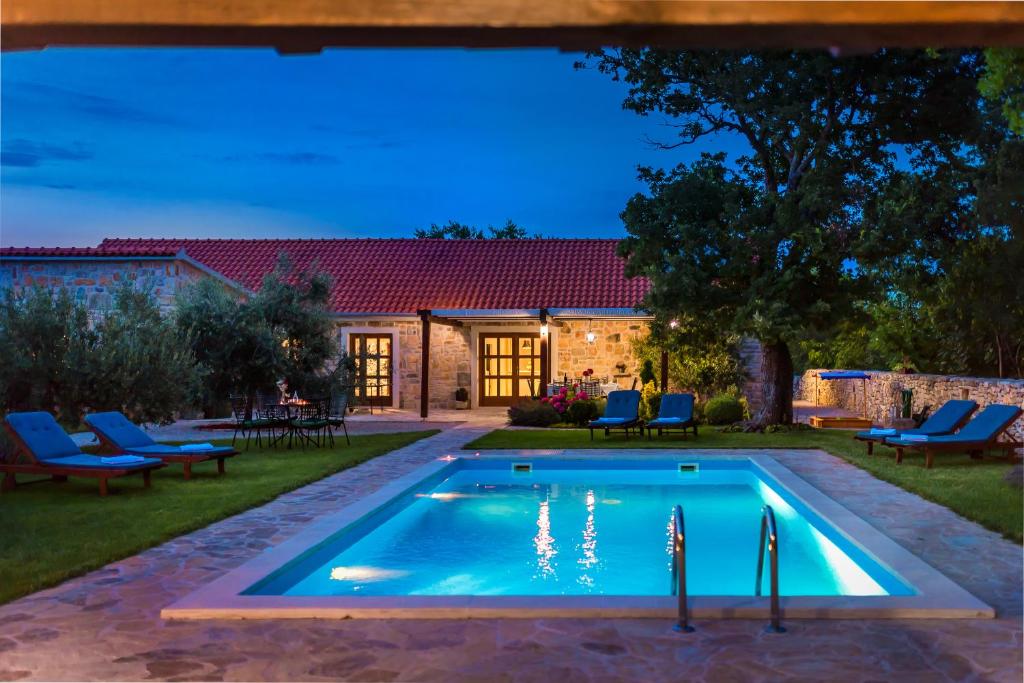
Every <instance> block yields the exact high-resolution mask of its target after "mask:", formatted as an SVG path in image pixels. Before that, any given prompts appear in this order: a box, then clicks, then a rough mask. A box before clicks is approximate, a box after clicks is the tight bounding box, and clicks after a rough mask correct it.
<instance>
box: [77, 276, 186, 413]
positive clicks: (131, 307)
mask: <svg viewBox="0 0 1024 683" xmlns="http://www.w3.org/2000/svg"><path fill="white" fill-rule="evenodd" d="M95 334H96V346H95V348H94V349H93V351H92V353H90V354H89V356H88V357H87V359H86V363H87V366H88V375H89V377H90V381H89V390H90V391H89V396H88V403H89V407H90V408H92V409H93V410H96V411H101V410H117V411H120V412H122V413H124V414H125V416H127V417H128V419H129V420H132V421H134V422H160V423H165V424H166V423H169V422H172V421H173V420H174V414H175V413H176V412H177V411H179V410H181V409H182V408H185V407H186V406H188V405H191V403H192V401H193V399H194V398H195V397H196V396H197V395H198V393H199V386H200V381H201V375H200V372H199V370H198V368H197V366H196V361H195V357H194V356H193V355H192V351H191V349H189V348H188V346H187V345H186V344H182V343H181V341H180V339H179V338H178V336H177V335H176V334H175V326H174V323H173V322H172V321H170V320H167V319H165V318H163V317H162V316H161V315H160V309H159V307H158V306H157V304H156V301H155V300H154V299H153V296H152V294H151V293H150V292H148V291H138V290H136V289H134V288H133V287H132V286H131V285H129V284H124V285H122V286H121V287H120V288H119V289H118V290H117V291H116V293H115V295H114V307H113V308H112V309H111V310H110V311H108V312H107V314H106V315H105V316H104V317H103V318H102V319H101V320H100V321H99V322H98V323H97V324H96V327H95Z"/></svg>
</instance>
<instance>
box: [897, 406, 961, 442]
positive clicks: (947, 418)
mask: <svg viewBox="0 0 1024 683" xmlns="http://www.w3.org/2000/svg"><path fill="white" fill-rule="evenodd" d="M977 407H978V404H977V403H975V402H974V401H961V400H960V399H956V400H953V401H946V402H945V403H944V404H942V407H941V408H939V409H938V410H936V411H935V413H934V414H933V415H932V416H931V417H929V418H928V419H927V420H925V421H924V423H922V424H921V426H920V427H918V428H917V429H908V430H907V431H906V432H902V433H904V434H928V435H932V434H936V435H937V434H949V433H951V432H952V431H953V430H954V429H956V428H957V425H959V424H960V423H961V422H963V421H964V419H966V417H967V416H968V415H970V414H971V413H973V412H974V409H975V408H977Z"/></svg>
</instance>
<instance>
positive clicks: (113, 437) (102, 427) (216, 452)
mask: <svg viewBox="0 0 1024 683" xmlns="http://www.w3.org/2000/svg"><path fill="white" fill-rule="evenodd" d="M85 422H86V424H88V425H89V427H90V428H91V429H92V431H93V432H94V433H95V434H96V436H97V437H99V440H100V443H102V444H104V445H105V446H107V447H108V448H110V449H112V450H113V451H114V452H115V453H126V454H128V455H142V456H146V457H150V458H158V459H159V460H161V461H163V462H165V463H168V464H180V465H182V466H183V467H184V468H185V478H186V479H191V478H192V465H194V464H195V463H198V462H206V461H207V460H214V459H216V460H217V472H219V473H221V474H223V473H224V460H225V458H230V457H233V456H235V455H238V451H236V450H235V449H234V448H231V447H229V446H210V445H209V444H186V445H184V446H172V445H170V444H164V443H157V442H156V441H154V440H153V439H152V438H150V436H149V435H148V434H146V432H144V431H142V430H141V429H139V428H138V427H137V426H136V425H134V424H132V422H131V421H130V420H129V419H128V418H126V417H125V416H124V415H122V414H121V413H92V414H90V415H86V416H85Z"/></svg>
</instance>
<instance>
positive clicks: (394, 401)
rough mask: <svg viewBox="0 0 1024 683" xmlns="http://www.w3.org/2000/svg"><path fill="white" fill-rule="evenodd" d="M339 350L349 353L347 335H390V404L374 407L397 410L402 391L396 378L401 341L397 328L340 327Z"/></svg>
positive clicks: (349, 342)
mask: <svg viewBox="0 0 1024 683" xmlns="http://www.w3.org/2000/svg"><path fill="white" fill-rule="evenodd" d="M340 329H341V348H343V349H345V353H348V352H349V349H350V348H351V344H352V341H351V339H350V337H349V335H352V334H390V335H391V402H390V403H377V404H375V405H382V406H383V407H385V408H397V407H398V406H400V405H402V403H401V396H400V392H401V391H402V388H401V386H399V384H398V378H399V376H400V373H399V371H398V365H399V363H400V362H401V358H402V356H401V351H402V348H401V341H400V335H399V334H398V328H397V327H367V326H365V325H364V326H359V327H356V326H351V327H348V326H345V327H341V328H340Z"/></svg>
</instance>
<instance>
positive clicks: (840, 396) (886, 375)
mask: <svg viewBox="0 0 1024 683" xmlns="http://www.w3.org/2000/svg"><path fill="white" fill-rule="evenodd" d="M827 371H828V370H826V369H814V370H807V371H806V372H804V374H803V376H802V377H801V378H800V383H799V394H800V395H799V396H794V398H799V399H803V400H804V401H810V402H811V403H814V401H815V390H816V389H817V401H818V405H823V406H836V407H840V408H845V409H846V410H849V411H851V412H855V413H857V414H858V415H860V414H861V413H862V411H863V409H864V399H863V395H862V389H861V384H862V382H861V381H860V380H827V381H826V380H821V379H819V378H818V373H820V372H827ZM865 372H867V373H869V374H870V375H871V379H869V380H867V404H868V405H867V407H868V417H870V418H871V419H872V420H873V421H874V422H875V424H881V425H888V424H890V410H891V409H892V408H893V407H896V408H897V410H899V406H900V391H901V390H903V389H910V390H911V391H913V392H914V397H913V404H912V405H913V412H915V413H916V412H918V411H920V410H921V409H922V408H923V407H924V406H926V405H930V406H931V407H932V411H935V410H937V409H938V408H939V406H941V405H942V404H943V403H945V402H946V401H948V400H950V399H957V398H968V399H971V400H972V401H977V403H978V405H980V406H981V407H982V408H984V407H985V406H987V405H989V404H991V403H1004V404H1008V405H1015V406H1020V407H1024V380H1019V379H996V378H991V377H960V376H957V375H918V374H911V375H905V374H903V373H899V372H888V371H884V370H865ZM897 416H898V413H897ZM1009 433H1010V434H1011V435H1012V436H1013V438H1015V439H1017V440H1021V439H1022V438H1024V418H1022V419H1020V420H1017V422H1016V423H1015V424H1014V425H1013V426H1012V427H1011V428H1010V430H1009Z"/></svg>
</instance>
